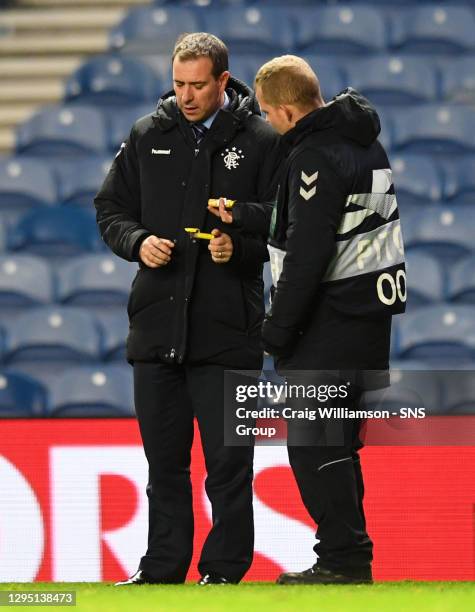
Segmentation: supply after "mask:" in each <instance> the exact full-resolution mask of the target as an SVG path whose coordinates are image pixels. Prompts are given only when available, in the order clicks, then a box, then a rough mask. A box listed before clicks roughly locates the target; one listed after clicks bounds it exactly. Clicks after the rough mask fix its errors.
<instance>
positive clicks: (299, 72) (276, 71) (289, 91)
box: [254, 55, 323, 109]
mask: <svg viewBox="0 0 475 612" xmlns="http://www.w3.org/2000/svg"><path fill="white" fill-rule="evenodd" d="M257 86H259V87H260V88H261V92H262V96H263V97H264V99H265V101H266V102H267V104H270V105H271V106H278V105H279V104H293V105H295V106H298V107H299V108H301V109H308V108H312V107H314V106H315V103H316V102H317V103H318V102H320V103H323V100H322V94H321V91H320V83H319V82H318V78H317V75H316V74H315V72H314V71H313V70H312V68H311V67H310V66H309V64H307V62H306V61H305V60H303V59H302V58H301V57H297V56H296V55H282V56H281V57H274V59H271V60H270V61H269V62H267V63H265V64H264V65H263V66H261V67H260V68H259V70H258V72H257V74H256V78H255V79H254V88H256V87H257Z"/></svg>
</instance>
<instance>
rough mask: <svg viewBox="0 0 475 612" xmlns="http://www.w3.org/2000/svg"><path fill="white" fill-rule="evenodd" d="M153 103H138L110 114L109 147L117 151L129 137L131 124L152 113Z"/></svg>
mask: <svg viewBox="0 0 475 612" xmlns="http://www.w3.org/2000/svg"><path fill="white" fill-rule="evenodd" d="M154 110H155V105H150V104H140V105H138V106H131V107H130V108H124V109H121V110H119V109H117V110H115V112H114V113H112V114H111V116H110V120H109V125H110V133H109V148H110V150H111V151H118V150H119V147H120V145H121V144H122V143H123V142H124V140H126V139H127V138H128V137H129V134H130V130H131V129H132V126H133V125H134V123H135V122H136V121H137V119H140V118H141V117H144V116H145V115H148V114H149V113H153V111H154Z"/></svg>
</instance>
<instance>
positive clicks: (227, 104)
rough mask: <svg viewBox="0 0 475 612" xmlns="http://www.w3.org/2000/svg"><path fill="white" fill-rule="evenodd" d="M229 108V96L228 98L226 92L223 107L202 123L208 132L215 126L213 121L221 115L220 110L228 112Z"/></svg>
mask: <svg viewBox="0 0 475 612" xmlns="http://www.w3.org/2000/svg"><path fill="white" fill-rule="evenodd" d="M228 106H229V96H228V94H227V93H226V92H224V102H223V105H222V106H221V107H220V108H218V110H217V111H216V112H215V113H213V114H212V115H211V117H208V119H206V121H202V122H201V123H202V124H203V125H204V126H205V127H206V128H208V130H209V128H210V127H211V126H212V125H213V121H214V120H215V119H216V115H217V114H218V113H219V111H220V110H226V109H227V108H228Z"/></svg>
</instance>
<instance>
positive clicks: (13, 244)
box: [8, 208, 105, 257]
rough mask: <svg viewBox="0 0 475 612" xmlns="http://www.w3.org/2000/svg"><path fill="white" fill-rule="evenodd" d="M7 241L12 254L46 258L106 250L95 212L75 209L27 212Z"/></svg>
mask: <svg viewBox="0 0 475 612" xmlns="http://www.w3.org/2000/svg"><path fill="white" fill-rule="evenodd" d="M8 238H9V240H8V246H9V249H10V250H11V251H21V252H22V253H31V254H36V255H43V256H45V257H61V256H63V257H65V256H70V255H77V254H80V253H84V252H97V251H104V250H105V246H104V243H103V242H102V240H101V238H100V235H99V230H98V228H97V225H96V222H95V219H94V215H93V214H92V211H91V212H86V211H84V210H82V209H74V208H52V209H41V210H35V211H33V212H31V213H28V214H27V215H26V216H25V217H23V218H22V219H21V220H20V222H19V223H18V225H17V226H16V227H14V228H13V230H12V231H11V234H10V236H9V237H8Z"/></svg>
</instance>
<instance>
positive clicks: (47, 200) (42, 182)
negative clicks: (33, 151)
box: [0, 157, 58, 223]
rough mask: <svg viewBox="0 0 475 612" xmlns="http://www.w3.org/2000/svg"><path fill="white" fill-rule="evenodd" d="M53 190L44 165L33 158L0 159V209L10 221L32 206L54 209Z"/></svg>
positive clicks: (49, 171)
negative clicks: (52, 207) (51, 207)
mask: <svg viewBox="0 0 475 612" xmlns="http://www.w3.org/2000/svg"><path fill="white" fill-rule="evenodd" d="M57 199H58V196H57V190H56V183H55V180H54V176H53V173H52V171H51V169H50V167H49V165H48V164H45V163H43V162H41V161H40V160H36V159H22V158H21V157H17V158H15V157H7V158H3V159H0V210H1V211H2V212H5V213H6V214H7V217H8V219H9V221H10V222H13V223H14V222H15V221H18V219H19V218H20V217H21V215H22V214H24V213H25V211H27V210H29V209H30V208H32V207H35V206H54V205H55V204H56V202H57Z"/></svg>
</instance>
